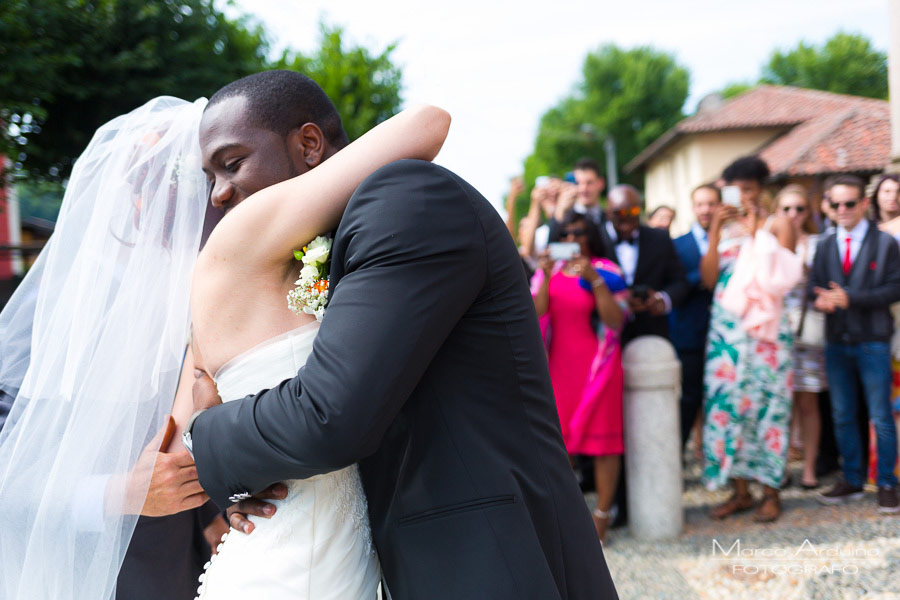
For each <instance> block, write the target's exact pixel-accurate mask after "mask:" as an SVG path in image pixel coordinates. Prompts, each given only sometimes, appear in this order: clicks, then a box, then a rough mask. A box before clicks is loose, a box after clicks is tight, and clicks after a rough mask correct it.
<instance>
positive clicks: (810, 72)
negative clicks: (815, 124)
mask: <svg viewBox="0 0 900 600" xmlns="http://www.w3.org/2000/svg"><path fill="white" fill-rule="evenodd" d="M760 83H774V84H777V85H796V86H799V87H805V88H812V89H816V90H825V91H828V92H836V93H839V94H853V95H855V96H867V97H869V98H882V99H884V98H887V96H888V75H887V54H885V53H884V52H881V51H880V50H876V49H875V48H873V47H872V44H871V42H870V41H869V40H868V38H866V37H864V36H862V35H859V34H849V33H843V32H839V33H837V34H835V35H834V36H832V37H831V38H830V39H829V40H828V41H826V42H825V43H824V44H823V45H822V46H821V47H816V46H812V45H810V44H806V43H804V42H800V43H799V44H798V45H797V47H796V48H794V49H793V50H789V51H787V52H782V51H780V50H776V51H775V52H773V53H772V57H771V58H770V59H769V62H768V64H767V65H766V66H765V67H764V68H763V73H762V77H761V78H760Z"/></svg>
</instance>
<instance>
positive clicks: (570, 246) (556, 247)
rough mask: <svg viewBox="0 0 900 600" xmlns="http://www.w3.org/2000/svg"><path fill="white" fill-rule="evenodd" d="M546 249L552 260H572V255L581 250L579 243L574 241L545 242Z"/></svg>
mask: <svg viewBox="0 0 900 600" xmlns="http://www.w3.org/2000/svg"><path fill="white" fill-rule="evenodd" d="M547 250H549V251H550V259H551V260H553V261H557V260H572V257H573V256H575V255H576V254H578V253H579V252H581V245H580V244H577V243H575V242H551V243H549V244H547Z"/></svg>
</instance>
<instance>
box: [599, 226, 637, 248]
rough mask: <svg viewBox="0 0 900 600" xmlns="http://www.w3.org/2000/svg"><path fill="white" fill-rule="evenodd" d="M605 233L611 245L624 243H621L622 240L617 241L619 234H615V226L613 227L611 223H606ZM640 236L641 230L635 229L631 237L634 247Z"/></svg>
mask: <svg viewBox="0 0 900 600" xmlns="http://www.w3.org/2000/svg"><path fill="white" fill-rule="evenodd" d="M606 233H608V234H609V239H611V240H612V241H613V243H615V244H616V245H617V246H618V245H619V244H622V243H624V242H622V240H620V239H619V234H618V233H617V232H616V228H615V226H613V224H612V221H607V222H606ZM640 235H641V228H640V227H636V228H635V230H634V235H632V236H631V239H632V240H633V241H634V245H635V246H636V245H637V243H638V239H639V238H640Z"/></svg>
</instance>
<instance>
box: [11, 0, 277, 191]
mask: <svg viewBox="0 0 900 600" xmlns="http://www.w3.org/2000/svg"><path fill="white" fill-rule="evenodd" d="M267 50H268V45H267V43H266V39H265V36H264V33H263V30H262V28H261V27H260V26H259V25H258V24H253V23H251V22H249V21H248V20H247V19H246V18H242V19H238V20H235V21H232V20H229V19H227V18H225V16H224V15H223V14H222V13H221V12H220V11H218V10H217V9H216V8H215V6H214V4H213V0H163V1H159V2H145V1H144V0H3V2H0V65H2V67H0V121H3V122H5V123H8V124H9V127H3V128H0V129H2V134H0V152H4V153H6V154H8V155H9V156H10V157H11V158H12V159H13V160H14V161H16V163H17V165H16V166H17V167H19V173H20V174H21V175H23V176H26V177H29V178H32V179H36V180H40V179H51V180H59V179H64V178H65V177H66V176H67V175H68V173H69V171H70V169H71V165H72V161H73V159H74V158H75V157H77V156H78V155H79V154H80V153H81V151H82V150H83V149H84V148H85V146H86V145H87V143H88V141H89V140H90V136H91V135H92V134H93V132H94V131H95V130H96V128H97V127H99V126H100V125H101V124H103V123H104V122H106V121H108V120H109V119H111V118H112V117H114V116H116V115H119V114H122V113H125V112H128V111H129V110H132V109H134V108H136V107H137V106H139V105H141V104H143V103H144V102H146V101H147V100H148V99H150V98H152V97H154V96H159V95H163V94H168V95H173V96H179V97H181V98H187V99H194V98H197V97H200V96H206V95H209V94H211V93H212V92H213V91H215V90H216V89H217V88H219V87H220V86H222V85H224V84H225V83H227V82H229V81H231V80H233V79H236V78H238V77H241V76H244V75H247V74H249V73H252V72H254V71H258V70H260V69H262V68H264V67H265V64H266V62H265V56H266V52H267Z"/></svg>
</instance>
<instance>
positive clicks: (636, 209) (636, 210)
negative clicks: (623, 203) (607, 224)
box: [613, 206, 641, 219]
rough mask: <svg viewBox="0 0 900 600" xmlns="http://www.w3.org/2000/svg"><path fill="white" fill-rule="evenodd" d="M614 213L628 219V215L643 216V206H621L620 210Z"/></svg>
mask: <svg viewBox="0 0 900 600" xmlns="http://www.w3.org/2000/svg"><path fill="white" fill-rule="evenodd" d="M613 214H614V215H616V216H617V217H619V218H620V219H627V218H628V217H639V216H641V207H640V206H632V207H631V208H620V209H618V210H614V211H613Z"/></svg>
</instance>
